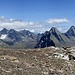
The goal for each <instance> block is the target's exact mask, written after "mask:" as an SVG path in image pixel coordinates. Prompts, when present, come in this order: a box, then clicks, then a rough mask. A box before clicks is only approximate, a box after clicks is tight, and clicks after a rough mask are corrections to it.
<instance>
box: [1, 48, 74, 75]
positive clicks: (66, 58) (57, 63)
mask: <svg viewBox="0 0 75 75" xmlns="http://www.w3.org/2000/svg"><path fill="white" fill-rule="evenodd" d="M0 75H75V47H71V48H69V47H67V48H57V47H48V48H42V49H40V48H39V49H22V50H21V49H17V50H16V49H14V50H13V49H0Z"/></svg>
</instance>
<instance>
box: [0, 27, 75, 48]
mask: <svg viewBox="0 0 75 75" xmlns="http://www.w3.org/2000/svg"><path fill="white" fill-rule="evenodd" d="M74 45H75V27H74V26H72V27H70V29H69V30H68V31H67V32H66V33H60V32H59V31H58V30H57V29H56V28H55V27H52V28H51V29H50V31H46V32H45V33H43V34H34V33H32V32H30V31H28V30H22V31H16V30H14V29H10V30H7V29H5V28H4V29H3V30H1V31H0V47H5V48H44V47H49V46H57V47H67V46H74Z"/></svg>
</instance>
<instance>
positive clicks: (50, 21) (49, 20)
mask: <svg viewBox="0 0 75 75" xmlns="http://www.w3.org/2000/svg"><path fill="white" fill-rule="evenodd" d="M46 22H47V23H49V24H53V23H68V22H70V21H69V20H68V19H66V18H61V19H48V20H47V21H46Z"/></svg>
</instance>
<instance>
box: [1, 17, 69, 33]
mask: <svg viewBox="0 0 75 75" xmlns="http://www.w3.org/2000/svg"><path fill="white" fill-rule="evenodd" d="M63 22H70V21H69V20H67V19H66V18H63V19H49V20H47V21H44V22H33V21H29V22H28V21H22V20H16V19H12V18H11V19H8V18H5V17H4V16H3V17H0V29H3V28H7V29H15V30H23V29H28V30H30V31H31V32H40V33H42V32H45V31H46V30H49V29H50V28H51V27H52V26H54V25H55V23H56V24H57V23H63ZM53 24H54V25H53ZM59 30H61V29H59Z"/></svg>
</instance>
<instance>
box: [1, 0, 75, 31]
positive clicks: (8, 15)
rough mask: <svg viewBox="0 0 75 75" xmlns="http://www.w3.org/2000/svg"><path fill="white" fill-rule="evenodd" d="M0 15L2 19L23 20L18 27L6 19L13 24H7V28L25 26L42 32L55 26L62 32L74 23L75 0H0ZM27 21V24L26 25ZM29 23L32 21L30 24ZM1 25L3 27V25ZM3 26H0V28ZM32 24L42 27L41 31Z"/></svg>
mask: <svg viewBox="0 0 75 75" xmlns="http://www.w3.org/2000/svg"><path fill="white" fill-rule="evenodd" d="M0 16H1V19H2V20H5V19H9V20H10V19H17V20H18V22H19V20H23V22H21V21H20V22H19V26H18V27H19V28H17V26H15V24H14V22H12V24H10V22H9V21H7V22H8V23H9V24H10V25H13V24H14V27H12V26H10V25H7V26H6V27H8V26H9V27H8V28H10V27H12V28H14V29H23V28H24V27H25V29H29V30H32V31H34V32H35V31H36V32H43V31H45V30H49V29H50V28H51V27H52V26H55V27H57V28H58V30H59V31H61V32H62V31H66V29H68V28H69V27H70V26H71V25H74V24H75V0H0ZM2 16H4V17H2ZM55 19H56V20H55ZM59 19H60V20H62V19H63V20H64V19H65V20H66V21H63V22H61V23H60V22H59V23H57V21H59ZM53 20H54V21H53ZM48 21H50V22H48ZM51 21H53V22H52V23H51ZM55 21H56V22H55ZM7 22H6V24H7ZM15 22H16V20H15ZM27 22H28V24H27V25H26V23H27ZM47 22H48V23H47ZM1 23H5V22H4V21H3V22H1ZM24 23H25V25H24ZM30 23H32V24H31V25H32V26H31V25H30ZM21 24H22V25H21ZM2 25H3V24H2ZM3 26H4V27H5V25H3ZM3 26H0V28H2V27H3ZM22 26H23V27H22ZM26 26H27V27H26ZM33 26H34V27H38V28H39V27H41V28H43V29H42V31H41V30H40V29H38V30H37V28H36V29H35V28H34V27H33Z"/></svg>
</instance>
